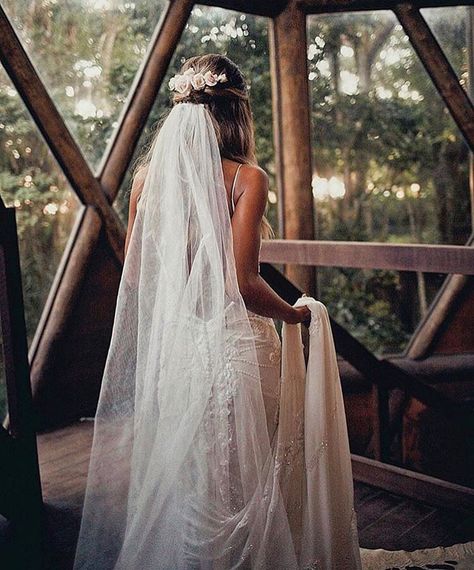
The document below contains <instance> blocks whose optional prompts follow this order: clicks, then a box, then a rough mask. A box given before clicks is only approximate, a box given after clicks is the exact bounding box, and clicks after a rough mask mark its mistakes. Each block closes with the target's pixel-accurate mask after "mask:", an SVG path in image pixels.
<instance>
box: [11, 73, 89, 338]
mask: <svg viewBox="0 0 474 570" xmlns="http://www.w3.org/2000/svg"><path fill="white" fill-rule="evenodd" d="M0 108H1V109H3V111H4V113H3V116H2V118H1V119H0V146H1V149H2V152H1V153H0V194H1V196H2V198H3V200H4V202H5V204H6V205H7V206H14V207H15V208H16V222H17V229H18V241H19V248H20V263H21V270H22V282H23V297H24V303H25V318H26V327H27V333H28V341H29V342H31V340H32V337H33V334H34V332H35V330H36V326H37V324H38V321H39V318H40V315H41V311H42V309H43V306H44V303H45V301H46V298H47V296H48V293H49V290H50V288H51V284H52V281H53V278H54V275H55V273H56V269H57V267H58V265H59V261H60V259H61V255H62V253H63V250H64V247H65V245H66V242H67V239H68V237H69V235H70V233H71V229H72V226H73V224H74V221H75V218H76V214H77V211H78V208H79V207H80V206H79V201H78V199H77V198H76V195H75V194H74V192H73V191H72V190H71V188H70V186H69V184H68V182H67V180H66V178H65V176H64V174H63V172H62V170H61V169H60V168H59V166H58V164H57V163H56V161H55V159H54V157H53V156H52V154H51V152H50V150H49V148H48V146H47V145H46V143H45V142H44V140H43V138H42V137H41V135H40V133H39V132H38V130H37V128H36V126H35V124H34V123H33V120H32V119H31V117H30V115H29V114H28V112H27V110H26V108H25V106H24V104H23V102H22V100H21V98H20V96H19V95H18V93H17V91H16V90H15V89H14V87H13V85H12V83H11V82H10V80H9V78H8V76H7V74H6V73H5V71H4V69H3V68H2V67H0Z"/></svg>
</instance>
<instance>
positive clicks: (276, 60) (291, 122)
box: [270, 1, 316, 295]
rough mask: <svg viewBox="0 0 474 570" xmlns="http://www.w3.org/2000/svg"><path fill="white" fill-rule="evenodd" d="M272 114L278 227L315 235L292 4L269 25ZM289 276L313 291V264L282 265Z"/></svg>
mask: <svg viewBox="0 0 474 570" xmlns="http://www.w3.org/2000/svg"><path fill="white" fill-rule="evenodd" d="M270 54H271V62H272V91H273V101H274V107H273V113H274V129H275V137H274V138H275V141H276V152H277V157H276V162H277V175H278V178H279V182H278V184H279V190H280V205H279V207H280V210H281V214H280V220H281V224H282V225H283V227H282V228H280V230H281V233H282V235H283V237H284V238H285V239H308V240H312V239H314V206H313V194H312V191H311V179H312V168H311V131H310V111H309V93H308V71H307V63H306V17H305V15H304V13H303V12H302V11H301V10H300V9H299V8H297V6H296V3H295V2H294V1H292V2H290V3H289V4H288V6H287V7H286V8H285V10H284V11H283V12H281V14H279V15H278V16H276V17H275V19H274V20H273V23H272V26H271V34H270ZM286 275H287V276H288V278H289V279H290V280H291V281H293V282H295V283H296V284H298V285H299V287H300V288H301V289H302V290H303V291H305V292H306V293H307V294H309V295H315V294H316V291H315V271H314V268H313V267H303V266H294V265H290V266H286Z"/></svg>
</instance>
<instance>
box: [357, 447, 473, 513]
mask: <svg viewBox="0 0 474 570" xmlns="http://www.w3.org/2000/svg"><path fill="white" fill-rule="evenodd" d="M351 460H352V475H353V478H354V479H355V480H356V481H361V482H362V483H366V484H368V485H374V486H376V487H378V488H379V489H385V491H389V492H391V493H395V494H397V495H403V496H405V497H409V498H410V499H415V500H417V501H424V502H425V503H428V504H430V505H434V506H436V507H444V508H448V509H455V510H458V511H461V512H466V513H472V512H473V511H474V489H471V488H469V487H464V486H463V485H457V484H456V483H451V482H449V481H444V480H443V479H438V478H436V477H431V476H429V475H425V474H423V473H417V472H416V471H410V470H409V469H403V468H402V467H397V466H395V465H389V464H387V463H381V462H379V461H376V460H374V459H369V458H368V457H363V456H361V455H354V454H352V455H351Z"/></svg>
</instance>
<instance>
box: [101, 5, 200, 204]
mask: <svg viewBox="0 0 474 570" xmlns="http://www.w3.org/2000/svg"><path fill="white" fill-rule="evenodd" d="M193 4H194V2H193V1H192V0H174V1H172V2H170V4H169V5H168V8H167V10H166V11H165V13H164V14H163V16H162V18H161V19H160V22H159V23H158V25H157V27H156V30H155V32H154V34H153V38H152V40H151V43H150V49H149V50H148V54H147V56H146V58H145V59H144V62H143V64H142V66H141V68H140V71H139V72H138V73H137V75H136V78H135V81H134V83H133V85H132V88H131V90H130V95H129V98H128V101H127V103H126V105H125V107H124V109H123V111H122V115H121V117H120V118H119V126H118V127H117V129H116V130H115V133H114V136H113V138H112V140H111V141H110V143H109V145H108V147H107V149H106V151H105V155H104V159H103V161H102V163H101V166H100V167H99V180H100V182H101V184H102V187H103V189H104V191H105V193H106V195H107V196H108V197H109V199H110V200H111V201H112V200H113V199H114V198H115V196H116V195H117V192H118V189H119V187H120V184H121V183H122V180H123V178H124V176H125V172H126V171H127V168H128V165H129V163H130V161H131V159H132V157H133V152H134V150H135V147H136V145H137V143H138V140H139V138H140V135H141V133H142V131H143V128H144V126H145V123H146V120H147V117H148V115H149V113H150V111H151V108H152V107H153V103H154V102H155V99H156V95H157V93H158V90H159V89H160V86H161V83H162V81H163V79H164V77H165V74H166V71H167V69H168V65H169V63H170V61H171V58H172V56H173V53H174V51H175V49H176V45H177V43H178V41H179V38H180V37H181V34H182V32H183V30H184V28H185V26H186V22H187V21H188V18H189V15H190V14H191V10H192V8H193Z"/></svg>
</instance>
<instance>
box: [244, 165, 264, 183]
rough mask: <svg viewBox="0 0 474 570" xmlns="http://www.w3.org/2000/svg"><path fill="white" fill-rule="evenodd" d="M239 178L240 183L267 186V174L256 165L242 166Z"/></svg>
mask: <svg viewBox="0 0 474 570" xmlns="http://www.w3.org/2000/svg"><path fill="white" fill-rule="evenodd" d="M240 176H241V177H242V178H241V180H242V182H247V183H248V184H251V185H254V186H262V185H263V186H265V185H268V174H267V173H266V172H265V170H264V169H263V168H261V167H260V166H258V165H257V164H242V168H241V169H240Z"/></svg>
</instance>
